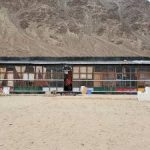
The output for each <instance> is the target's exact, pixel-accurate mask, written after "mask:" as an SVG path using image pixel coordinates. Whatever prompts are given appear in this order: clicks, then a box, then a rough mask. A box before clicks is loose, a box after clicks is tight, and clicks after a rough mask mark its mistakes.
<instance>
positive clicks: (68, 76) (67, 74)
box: [64, 66, 72, 92]
mask: <svg viewBox="0 0 150 150" xmlns="http://www.w3.org/2000/svg"><path fill="white" fill-rule="evenodd" d="M64 91H66V92H69V91H72V67H70V66H65V67H64Z"/></svg>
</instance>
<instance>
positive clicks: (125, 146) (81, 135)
mask: <svg viewBox="0 0 150 150" xmlns="http://www.w3.org/2000/svg"><path fill="white" fill-rule="evenodd" d="M149 149H150V103H148V102H138V101H137V98H136V96H125V95H123V96H109V95H106V96H91V97H81V96H77V97H45V96H8V97H0V150H149Z"/></svg>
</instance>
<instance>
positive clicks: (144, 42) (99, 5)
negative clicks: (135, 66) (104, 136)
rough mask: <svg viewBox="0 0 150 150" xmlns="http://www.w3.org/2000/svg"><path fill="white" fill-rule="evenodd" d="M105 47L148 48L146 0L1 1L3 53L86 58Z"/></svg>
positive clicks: (149, 25) (149, 5) (149, 9)
mask: <svg viewBox="0 0 150 150" xmlns="http://www.w3.org/2000/svg"><path fill="white" fill-rule="evenodd" d="M106 49H109V50H110V53H112V54H113V51H114V50H116V49H123V50H124V49H126V50H128V51H135V52H136V53H138V51H139V52H141V51H143V52H148V51H150V3H149V2H148V1H146V0H0V53H1V56H5V55H10V56H48V55H49V56H51V55H58V56H59V55H60V54H61V56H63V55H64V56H65V53H66V52H67V53H68V55H70V56H71V55H72V53H73V52H76V53H77V55H81V56H86V55H88V54H87V50H88V51H92V52H91V53H93V55H94V51H99V50H103V51H105V50H106ZM57 52H59V53H57ZM148 54H150V53H148Z"/></svg>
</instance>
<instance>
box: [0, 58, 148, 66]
mask: <svg viewBox="0 0 150 150" xmlns="http://www.w3.org/2000/svg"><path fill="white" fill-rule="evenodd" d="M0 64H1V65H2V64H7V65H9V64H17V65H20V64H29V65H31V64H33V65H48V64H54V65H55V64H95V65H96V64H114V65H117V64H150V58H149V57H60V58H58V57H0Z"/></svg>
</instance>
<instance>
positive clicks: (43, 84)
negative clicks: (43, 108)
mask: <svg viewBox="0 0 150 150" xmlns="http://www.w3.org/2000/svg"><path fill="white" fill-rule="evenodd" d="M82 86H86V87H87V88H89V89H91V90H92V92H93V93H118V92H119V93H136V92H137V90H138V89H141V90H143V88H144V87H145V86H150V56H148V57H147V56H139V55H135V56H130V57H129V56H107V57H101V56H87V57H80V56H78V57H76V56H75V57H68V56H66V57H64V56H63V57H0V88H1V89H2V88H3V87H10V88H11V92H14V93H24V92H31V93H32V92H38V93H40V92H43V91H49V90H50V91H54V90H57V91H60V92H62V91H66V92H67V91H73V92H80V88H81V87H82Z"/></svg>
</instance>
